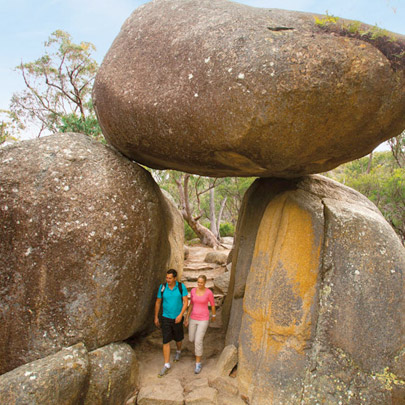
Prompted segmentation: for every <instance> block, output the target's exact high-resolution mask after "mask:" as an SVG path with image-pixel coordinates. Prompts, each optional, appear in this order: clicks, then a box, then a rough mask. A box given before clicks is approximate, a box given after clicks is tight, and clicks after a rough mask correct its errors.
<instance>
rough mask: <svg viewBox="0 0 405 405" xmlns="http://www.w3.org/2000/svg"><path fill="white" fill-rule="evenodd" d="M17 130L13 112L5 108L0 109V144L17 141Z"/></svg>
mask: <svg viewBox="0 0 405 405" xmlns="http://www.w3.org/2000/svg"><path fill="white" fill-rule="evenodd" d="M18 130H19V127H18V125H17V124H16V122H15V119H14V117H13V114H12V113H11V112H10V111H7V110H0V145H2V144H4V143H6V142H10V141H12V142H13V141H17V140H18Z"/></svg>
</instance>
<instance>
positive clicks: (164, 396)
mask: <svg viewBox="0 0 405 405" xmlns="http://www.w3.org/2000/svg"><path fill="white" fill-rule="evenodd" d="M137 404H138V405H149V404H150V405H183V404H184V397H183V387H182V385H181V383H180V381H179V380H177V379H173V378H170V377H169V378H167V377H166V379H165V380H163V381H161V382H158V383H154V384H151V385H146V386H144V387H142V388H141V389H140V391H139V394H138V399H137Z"/></svg>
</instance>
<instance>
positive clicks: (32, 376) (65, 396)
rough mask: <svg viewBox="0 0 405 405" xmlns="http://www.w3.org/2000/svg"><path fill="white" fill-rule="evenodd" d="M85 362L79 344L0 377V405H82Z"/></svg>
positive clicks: (85, 351) (85, 383)
mask: <svg viewBox="0 0 405 405" xmlns="http://www.w3.org/2000/svg"><path fill="white" fill-rule="evenodd" d="M88 371H89V361H88V356H87V350H86V348H85V346H84V345H83V344H82V343H79V344H77V345H75V346H72V347H69V348H67V349H63V350H61V351H60V352H58V353H55V354H53V355H51V356H48V357H45V358H43V359H40V360H36V361H33V362H32V363H29V364H25V365H23V366H21V367H18V368H16V369H14V370H12V371H10V372H8V373H5V374H3V375H1V376H0V398H1V403H2V404H33V405H42V404H66V405H77V404H80V403H83V399H84V396H85V394H86V390H87V379H88Z"/></svg>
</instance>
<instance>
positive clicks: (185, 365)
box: [128, 246, 229, 405]
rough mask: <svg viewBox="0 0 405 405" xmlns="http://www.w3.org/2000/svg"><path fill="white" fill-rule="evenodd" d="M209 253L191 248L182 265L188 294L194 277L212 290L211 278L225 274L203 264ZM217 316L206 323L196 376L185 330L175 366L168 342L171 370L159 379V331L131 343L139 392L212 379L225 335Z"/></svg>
mask: <svg viewBox="0 0 405 405" xmlns="http://www.w3.org/2000/svg"><path fill="white" fill-rule="evenodd" d="M212 250H213V249H211V248H207V247H203V246H192V247H190V248H189V257H188V259H187V260H186V261H185V263H184V273H183V276H182V281H183V282H185V284H186V286H187V288H188V290H190V288H191V287H192V286H193V282H192V281H191V282H190V280H192V279H193V278H194V277H195V276H196V275H198V274H205V275H206V276H207V278H208V281H210V283H209V284H208V282H207V287H209V288H211V289H213V290H214V287H213V281H214V279H215V277H217V276H219V275H221V274H223V273H224V272H225V266H224V265H222V266H221V265H216V264H210V263H205V262H204V258H205V256H206V254H207V253H208V252H210V251H212ZM223 252H224V253H228V252H229V250H228V251H227V250H224V251H223ZM194 273H195V274H194ZM214 293H215V292H214ZM220 313H221V311H220V309H219V310H217V314H218V315H219V316H218V317H217V319H216V321H215V322H211V323H210V326H209V328H208V330H207V333H206V335H205V338H204V354H203V358H202V366H203V368H202V371H201V373H200V374H194V367H195V357H194V343H191V342H189V341H188V331H187V328H185V338H184V341H183V347H182V357H181V360H180V361H179V362H177V363H174V362H173V357H174V354H175V349H176V346H175V343H174V342H172V343H171V356H170V359H171V366H172V368H171V370H170V372H169V373H168V374H167V375H166V376H164V377H163V378H158V373H159V371H160V369H161V368H162V367H163V364H164V361H163V353H162V335H161V331H160V330H155V331H154V332H153V333H151V334H150V335H148V336H147V337H145V338H142V339H139V340H138V341H137V342H136V343H135V342H134V343H135V344H134V345H133V348H134V350H135V352H136V354H137V358H138V361H139V369H140V388H141V389H142V387H146V386H153V385H154V386H156V387H158V386H159V385H160V384H161V383H162V382H170V381H172V382H173V383H174V382H175V380H177V381H179V382H180V383H181V386H182V387H183V388H185V387H187V386H189V385H190V383H192V382H193V381H194V380H199V379H204V378H205V379H212V378H214V377H215V373H216V364H217V360H218V357H219V355H220V354H221V353H222V350H223V348H224V341H225V332H224V330H223V329H222V325H221V316H220ZM168 395H170V394H168ZM132 403H134V402H132ZM129 404H130V403H128V405H129Z"/></svg>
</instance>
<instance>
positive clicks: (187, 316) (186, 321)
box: [184, 302, 193, 326]
mask: <svg viewBox="0 0 405 405" xmlns="http://www.w3.org/2000/svg"><path fill="white" fill-rule="evenodd" d="M192 310H193V302H190V305H189V306H188V311H187V314H186V319H185V320H184V326H188V322H189V320H190V315H191V311H192Z"/></svg>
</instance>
